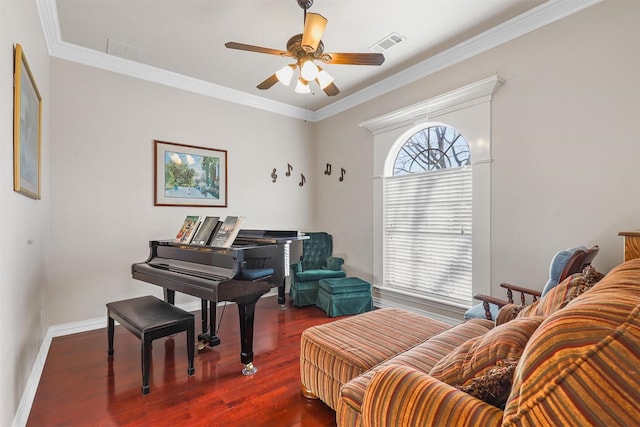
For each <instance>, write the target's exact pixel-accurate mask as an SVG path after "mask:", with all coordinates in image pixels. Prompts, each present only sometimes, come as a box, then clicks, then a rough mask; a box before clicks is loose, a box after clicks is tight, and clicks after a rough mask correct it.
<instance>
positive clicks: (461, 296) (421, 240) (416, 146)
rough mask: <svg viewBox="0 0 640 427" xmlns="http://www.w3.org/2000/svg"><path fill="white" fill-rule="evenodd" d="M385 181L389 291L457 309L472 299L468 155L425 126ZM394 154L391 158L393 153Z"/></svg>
mask: <svg viewBox="0 0 640 427" xmlns="http://www.w3.org/2000/svg"><path fill="white" fill-rule="evenodd" d="M396 146H397V152H396V154H395V159H394V161H393V175H392V176H387V177H386V178H385V179H384V286H385V287H386V288H388V289H396V290H399V291H406V292H410V293H412V294H419V295H422V296H424V297H428V298H431V299H436V300H440V301H446V302H448V303H453V304H455V305H465V304H468V302H469V301H470V299H471V297H472V295H471V294H472V227H471V225H472V171H471V152H470V149H469V145H468V144H467V141H466V140H465V138H464V137H463V136H462V134H461V133H460V132H459V131H458V130H456V129H455V128H453V127H449V126H446V125H428V126H425V127H422V128H420V129H418V130H417V131H415V132H413V133H412V134H411V135H410V136H409V137H408V138H406V139H405V138H400V140H398V142H397V143H396ZM392 152H393V150H392Z"/></svg>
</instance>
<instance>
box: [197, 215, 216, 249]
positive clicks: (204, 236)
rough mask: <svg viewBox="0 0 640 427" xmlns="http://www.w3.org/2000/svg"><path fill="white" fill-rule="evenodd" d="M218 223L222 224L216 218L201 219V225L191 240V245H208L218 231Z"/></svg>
mask: <svg viewBox="0 0 640 427" xmlns="http://www.w3.org/2000/svg"><path fill="white" fill-rule="evenodd" d="M218 223H220V224H222V223H221V222H220V217H218V216H208V217H206V218H205V219H203V220H202V225H200V227H199V228H198V231H197V232H196V234H195V235H194V236H193V239H191V244H192V245H208V244H209V242H210V241H211V239H212V238H213V236H214V234H215V232H216V231H218Z"/></svg>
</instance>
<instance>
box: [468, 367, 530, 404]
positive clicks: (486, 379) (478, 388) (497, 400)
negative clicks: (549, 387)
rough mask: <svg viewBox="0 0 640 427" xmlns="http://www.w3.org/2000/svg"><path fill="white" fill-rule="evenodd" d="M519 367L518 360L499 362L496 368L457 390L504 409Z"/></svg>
mask: <svg viewBox="0 0 640 427" xmlns="http://www.w3.org/2000/svg"><path fill="white" fill-rule="evenodd" d="M517 365H518V359H505V360H498V361H497V362H496V366H494V367H492V368H491V369H489V370H488V371H487V372H486V373H485V374H484V375H480V376H479V377H474V378H473V379H471V382H470V383H469V384H468V385H464V386H457V387H456V388H457V389H458V390H461V391H464V392H465V393H468V394H470V395H471V396H473V397H475V398H477V399H480V400H483V401H485V402H487V403H488V404H490V405H493V406H497V407H498V408H500V409H504V406H505V404H506V403H507V399H508V398H509V394H511V385H512V384H513V373H514V372H515V370H516V366H517Z"/></svg>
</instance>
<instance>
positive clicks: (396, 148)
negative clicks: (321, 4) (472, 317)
mask: <svg viewBox="0 0 640 427" xmlns="http://www.w3.org/2000/svg"><path fill="white" fill-rule="evenodd" d="M501 84H502V79H500V78H499V77H498V76H491V77H488V78H485V79H482V80H478V81H476V82H474V83H471V84H469V85H466V86H463V87H460V88H457V89H455V90H452V91H450V92H447V93H443V94H441V95H438V96H435V97H433V98H430V99H427V100H425V101H422V102H419V103H417V104H413V105H409V106H406V107H404V108H401V109H399V110H395V111H392V112H389V113H387V114H384V115H382V116H379V117H375V118H373V119H370V120H367V121H365V122H362V123H360V126H362V127H365V128H367V129H368V130H370V131H371V133H372V134H373V181H372V187H373V188H372V190H373V235H372V239H373V271H374V276H373V285H374V303H375V304H376V306H379V307H388V306H398V307H408V308H413V309H417V310H421V311H424V312H428V313H431V314H434V313H436V314H439V315H444V316H446V317H449V318H455V319H462V316H463V314H464V311H465V310H466V309H468V308H469V307H471V305H472V304H473V299H472V298H471V295H475V294H489V293H490V290H491V244H490V243H491V242H490V240H491V239H490V237H491V218H490V207H491V191H490V189H491V99H492V96H493V93H494V91H495V90H496V89H497V88H498V87H500V85H501ZM443 124H444V126H445V127H446V128H449V129H451V131H452V132H457V133H458V134H462V135H464V138H463V139H464V140H465V144H466V146H467V147H466V148H465V146H464V145H462V146H460V147H458V146H457V144H462V139H461V138H462V137H458V138H456V137H455V134H454V133H452V134H450V135H448V134H446V133H445V134H443V135H442V138H441V142H442V143H443V149H440V147H439V146H438V138H437V137H436V138H435V139H433V140H432V141H434V143H435V146H434V145H432V143H428V144H427V145H425V146H424V147H423V149H422V151H424V149H426V150H427V151H429V147H431V148H432V149H431V151H432V152H433V151H435V148H436V147H438V150H440V151H442V152H447V153H449V154H448V160H447V159H444V158H443V159H441V161H439V162H438V161H437V158H436V159H435V160H434V161H431V162H429V161H426V162H424V161H423V160H422V159H421V158H420V156H415V155H408V156H407V158H406V159H404V158H402V156H404V153H403V152H402V150H403V149H406V151H405V152H406V153H411V152H414V153H419V152H420V151H421V149H420V144H418V145H416V146H415V147H411V146H410V145H407V144H406V143H408V142H409V140H410V139H411V137H412V136H414V135H416V138H415V141H419V139H418V138H421V139H424V140H425V141H426V140H427V139H428V138H431V137H430V136H429V133H428V132H427V133H423V134H422V135H421V134H420V131H422V130H424V129H427V128H430V127H438V126H443ZM436 136H437V134H436ZM445 141H449V142H450V144H449V146H450V149H449V150H448V151H447V150H444V145H446V144H445ZM451 143H452V144H453V146H451ZM454 151H455V155H454V154H453V152H454ZM426 154H427V153H425V155H426ZM463 155H464V156H468V157H462V156H463ZM447 161H449V162H450V163H451V165H450V167H447V168H437V167H436V168H435V169H434V168H432V169H431V170H429V166H427V167H426V169H427V170H425V171H423V172H418V173H416V171H415V170H412V169H411V168H410V167H409V165H411V166H412V167H413V166H417V165H419V164H421V163H423V164H425V165H429V164H432V165H433V166H436V165H441V164H444V163H443V162H447ZM396 163H397V164H398V167H399V168H402V169H406V170H408V171H412V173H408V174H407V173H405V174H404V175H402V174H401V173H398V174H397V173H396V172H395V168H396ZM454 165H465V166H462V167H453V166H454ZM458 171H464V172H466V173H467V174H468V175H470V176H469V180H471V179H473V185H471V181H468V182H469V184H468V185H467V184H463V183H460V184H454V185H450V188H452V189H456V188H459V187H458V185H459V186H460V188H463V189H464V193H465V194H468V191H471V192H472V193H473V197H472V207H471V208H472V212H471V213H467V214H466V215H470V216H471V220H470V224H471V225H473V235H471V231H472V230H471V227H470V226H466V225H463V226H458V227H459V228H458V233H459V236H465V237H469V238H470V237H471V236H472V237H473V251H472V258H473V259H472V265H473V271H472V280H471V282H472V287H473V291H472V292H471V293H470V294H469V296H468V297H467V298H466V300H465V301H464V302H461V301H462V299H459V295H455V296H453V297H440V296H437V295H434V294H433V293H431V291H429V292H424V293H423V292H422V291H421V290H416V288H413V287H412V286H414V285H417V284H420V283H423V282H426V277H425V275H428V274H433V273H431V271H435V269H433V268H430V269H429V273H424V272H423V271H422V270H420V269H421V268H422V265H430V267H435V265H436V262H435V260H425V258H424V253H425V250H424V248H423V247H418V246H415V245H414V244H413V243H411V242H409V240H411V239H409V237H408V236H409V235H411V233H416V230H419V229H420V228H419V227H417V226H416V225H415V224H414V223H410V224H403V225H402V226H401V227H400V226H399V224H400V223H399V222H397V220H393V221H395V223H396V224H398V226H396V227H395V228H396V229H397V230H401V229H402V228H403V227H405V228H406V229H405V230H404V235H403V233H401V232H398V233H397V236H396V238H395V239H396V241H395V242H394V243H393V244H394V245H395V247H396V248H402V247H403V246H404V248H405V249H402V250H404V251H405V252H404V253H400V252H399V250H400V249H398V252H397V255H396V256H397V258H396V262H395V263H394V265H395V268H396V269H397V271H401V269H404V270H405V271H404V272H403V273H406V277H409V278H410V279H409V280H408V282H406V283H408V284H407V285H406V286H408V287H405V288H401V287H395V286H393V285H390V284H389V283H388V281H387V278H388V276H389V274H388V271H387V267H389V264H390V261H389V259H388V254H389V251H390V250H391V247H392V243H391V240H390V239H387V236H390V234H387V233H388V232H389V233H391V231H392V230H391V225H390V224H391V223H392V222H391V221H386V219H385V218H389V215H391V209H390V206H391V205H392V203H391V201H392V198H393V197H400V198H404V199H410V198H412V197H413V196H411V193H410V190H411V188H410V184H411V185H413V184H414V183H416V182H418V179H417V178H422V177H424V179H425V180H426V179H430V178H439V177H442V178H445V177H451V175H454V176H455V174H456V173H457V172H458ZM460 175H462V174H460ZM443 181H444V180H443ZM396 184H397V185H396ZM392 186H395V188H394V187H392ZM417 187H418V188H427V187H429V184H420V185H418V186H417ZM407 194H409V196H407ZM425 197H432V198H433V197H434V196H433V195H430V196H425ZM467 197H470V196H467ZM398 206H401V205H398ZM460 206H467V205H466V204H465V203H462V204H461V205H460ZM407 209H413V211H414V213H420V214H422V218H423V219H425V218H429V219H430V220H432V224H437V223H438V222H439V221H440V222H442V221H443V220H447V221H449V218H438V217H437V216H436V215H434V214H432V213H426V211H425V210H424V209H425V208H424V207H419V208H416V207H411V208H407ZM407 212H409V211H408V210H407ZM398 213H402V210H401V209H400V210H398ZM464 215H465V214H464V211H462V210H460V211H459V214H456V215H455V216H454V217H459V218H463V217H464ZM420 227H422V226H420ZM456 228H457V227H454V229H456ZM452 234H453V233H452ZM401 237H402V238H406V239H408V240H407V241H405V242H403V241H402V240H401ZM396 243H397V244H396ZM412 245H413V246H412ZM436 245H437V246H440V247H442V246H441V245H439V244H437V243H436ZM407 248H411V249H407ZM450 250H451V253H450V254H445V259H447V260H451V259H453V256H454V255H457V254H458V253H461V252H463V251H462V250H459V249H456V248H454V249H450ZM420 257H422V258H420ZM407 260H417V262H416V263H413V265H411V266H409V265H408V264H407ZM420 264H422V265H420ZM452 264H456V263H451V262H449V265H452ZM462 264H463V263H460V262H458V263H457V265H458V266H462ZM444 271H445V273H443V276H446V275H447V274H448V273H446V269H445V270H444ZM430 280H431V282H432V283H433V284H434V285H436V286H439V287H440V288H444V289H447V292H448V291H449V290H450V288H451V286H443V285H442V283H443V282H440V281H439V278H436V279H430ZM455 287H456V288H457V285H456V286H455ZM464 292H465V293H466V294H468V291H464Z"/></svg>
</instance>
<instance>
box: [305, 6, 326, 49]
mask: <svg viewBox="0 0 640 427" xmlns="http://www.w3.org/2000/svg"><path fill="white" fill-rule="evenodd" d="M326 26H327V18H325V17H324V16H322V15H320V14H318V13H305V20H304V31H303V32H302V41H301V42H300V46H302V49H304V51H305V52H309V53H311V52H315V51H316V50H317V49H318V44H319V43H320V39H322V34H323V33H324V29H325V27H326Z"/></svg>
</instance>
